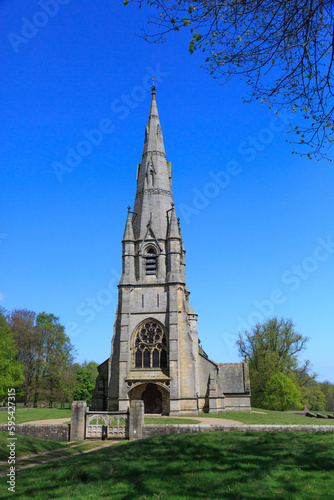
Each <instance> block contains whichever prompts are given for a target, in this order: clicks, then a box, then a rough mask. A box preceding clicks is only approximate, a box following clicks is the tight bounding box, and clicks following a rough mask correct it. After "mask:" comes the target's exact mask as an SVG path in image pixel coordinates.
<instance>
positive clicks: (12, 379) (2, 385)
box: [0, 307, 23, 404]
mask: <svg viewBox="0 0 334 500" xmlns="http://www.w3.org/2000/svg"><path fill="white" fill-rule="evenodd" d="M16 355H17V350H16V348H15V342H14V338H13V336H12V334H11V331H10V325H9V324H8V323H7V320H6V316H5V310H4V309H3V308H2V307H0V400H1V404H3V403H4V402H5V399H6V397H7V395H8V389H12V388H17V387H19V386H20V384H21V382H22V380H23V366H22V363H21V362H20V361H19V360H17V358H16Z"/></svg>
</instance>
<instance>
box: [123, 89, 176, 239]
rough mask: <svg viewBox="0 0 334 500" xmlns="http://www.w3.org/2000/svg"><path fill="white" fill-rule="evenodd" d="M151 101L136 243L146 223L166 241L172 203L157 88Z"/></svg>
mask: <svg viewBox="0 0 334 500" xmlns="http://www.w3.org/2000/svg"><path fill="white" fill-rule="evenodd" d="M151 91H152V100H151V107H150V112H149V117H148V122H147V125H146V129H145V141H144V148H143V154H142V160H141V163H140V165H139V166H138V171H137V193H136V200H135V205H134V212H135V213H136V214H137V215H136V217H135V219H133V229H134V235H135V238H136V239H144V237H145V234H146V229H147V223H148V221H149V220H151V221H152V231H153V233H154V235H155V237H156V238H157V239H158V240H161V239H163V240H164V239H166V235H167V216H166V213H167V211H168V210H169V209H170V206H171V203H172V202H173V195H172V185H171V177H172V175H171V164H170V162H167V160H166V154H165V147H164V142H163V136H162V131H161V126H160V119H159V113H158V107H157V102H156V95H155V94H156V88H155V86H154V85H153V86H152V87H151Z"/></svg>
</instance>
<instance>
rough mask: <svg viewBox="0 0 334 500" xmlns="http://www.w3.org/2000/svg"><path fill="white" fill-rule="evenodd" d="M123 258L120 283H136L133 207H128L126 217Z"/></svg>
mask: <svg viewBox="0 0 334 500" xmlns="http://www.w3.org/2000/svg"><path fill="white" fill-rule="evenodd" d="M122 245H123V259H122V277H121V281H120V284H123V285H124V284H130V283H134V282H135V280H136V277H135V237H134V234H133V227H132V221H131V207H130V206H129V207H128V216H127V218H126V223H125V230H124V236H123V240H122Z"/></svg>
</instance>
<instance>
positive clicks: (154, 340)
mask: <svg viewBox="0 0 334 500" xmlns="http://www.w3.org/2000/svg"><path fill="white" fill-rule="evenodd" d="M134 351H135V367H136V368H167V366H168V356H167V351H168V348H167V335H166V332H165V331H164V330H163V329H162V327H161V326H160V325H159V324H158V323H155V322H154V321H148V322H147V323H144V324H143V325H142V326H141V328H140V329H139V331H138V333H137V335H136V338H135V344H134Z"/></svg>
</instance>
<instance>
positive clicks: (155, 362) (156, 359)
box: [152, 349, 159, 368]
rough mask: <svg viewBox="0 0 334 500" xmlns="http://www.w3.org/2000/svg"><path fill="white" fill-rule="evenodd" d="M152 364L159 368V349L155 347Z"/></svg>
mask: <svg viewBox="0 0 334 500" xmlns="http://www.w3.org/2000/svg"><path fill="white" fill-rule="evenodd" d="M152 366H153V368H159V351H158V349H153V352H152Z"/></svg>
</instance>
